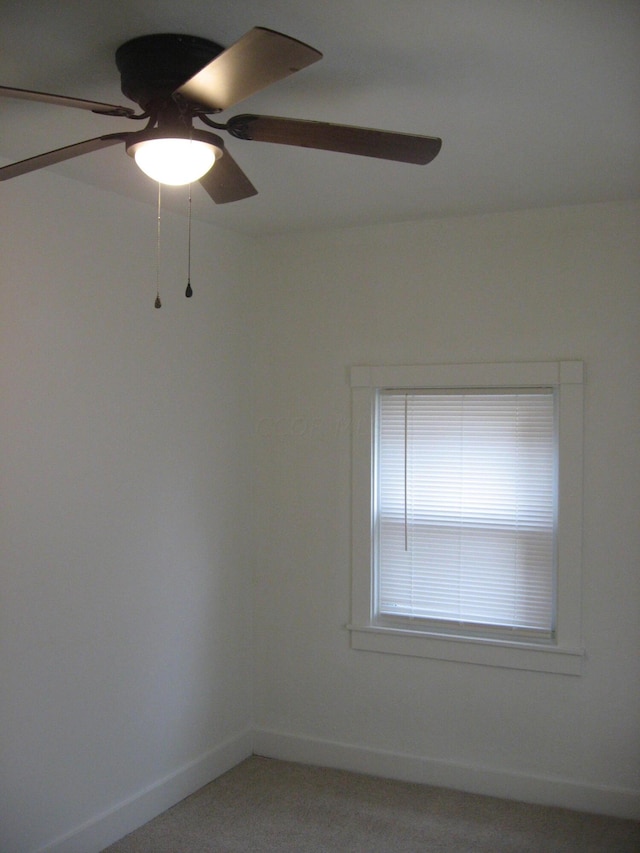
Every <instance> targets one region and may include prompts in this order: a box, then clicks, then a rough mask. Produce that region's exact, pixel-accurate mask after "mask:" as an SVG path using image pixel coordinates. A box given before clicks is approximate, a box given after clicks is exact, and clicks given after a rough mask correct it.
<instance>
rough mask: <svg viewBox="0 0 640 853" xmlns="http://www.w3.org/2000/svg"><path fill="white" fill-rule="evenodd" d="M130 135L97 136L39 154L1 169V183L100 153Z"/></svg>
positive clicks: (111, 134)
mask: <svg viewBox="0 0 640 853" xmlns="http://www.w3.org/2000/svg"><path fill="white" fill-rule="evenodd" d="M130 135H131V134H129V133H109V134H107V135H106V136H96V137H95V138H94V139H86V140H85V141H84V142H76V143H74V144H73V145H65V147H64V148H56V149H55V151H47V152H46V154H38V155H37V156H36V157H29V158H28V159H27V160H20V161H19V162H17V163H10V164H9V165H8V166H3V167H2V168H0V181H6V180H8V179H9V178H17V177H18V176H19V175H26V174H27V172H35V171H36V169H45V168H46V167H47V166H53V165H54V164H55V163H62V162H63V161H64V160H71V158H72V157H79V156H80V155H81V154H90V153H91V152H92V151H99V150H100V149H101V148H107V147H108V146H109V145H115V144H116V142H124V141H125V140H126V138H127V137H128V136H130Z"/></svg>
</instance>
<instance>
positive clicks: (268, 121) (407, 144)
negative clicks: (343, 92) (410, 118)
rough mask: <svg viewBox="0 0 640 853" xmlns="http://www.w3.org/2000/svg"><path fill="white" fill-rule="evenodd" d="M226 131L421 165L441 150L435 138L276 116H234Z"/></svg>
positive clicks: (266, 140) (439, 141)
mask: <svg viewBox="0 0 640 853" xmlns="http://www.w3.org/2000/svg"><path fill="white" fill-rule="evenodd" d="M226 129H227V130H228V131H229V133H231V134H232V136H235V137H237V138H238V139H253V140H256V141H257V142H279V143H280V144H282V145H297V146H300V147H302V148H320V149H323V150H325V151H339V152H341V153H343V154H360V155H363V156H364V157H379V158H380V159H382V160H398V161H400V162H402V163H417V164H420V165H424V164H425V163H430V162H431V161H432V160H433V158H434V157H435V156H436V155H437V153H438V151H440V148H441V147H442V140H441V139H438V138H437V137H435V136H414V135H412V134H410V133H394V132H391V131H387V130H373V129H371V128H366V127H351V126H349V125H345V124H328V123H327V122H323V121H305V120H301V119H291V118H277V117H275V116H254V115H240V116H234V117H233V118H232V119H230V120H229V122H228V123H227V128H226Z"/></svg>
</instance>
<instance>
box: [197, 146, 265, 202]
mask: <svg viewBox="0 0 640 853" xmlns="http://www.w3.org/2000/svg"><path fill="white" fill-rule="evenodd" d="M200 183H201V185H202V186H203V187H204V189H205V190H206V191H207V192H208V193H209V195H210V196H211V198H212V199H213V200H214V201H215V203H216V204H226V203H227V202H230V201H241V200H242V199H243V198H250V197H251V196H252V195H257V194H258V190H257V189H256V188H255V187H254V186H253V184H252V183H251V181H250V180H249V178H248V177H247V176H246V175H245V173H244V172H243V171H242V169H241V168H240V166H238V164H237V163H236V161H235V160H234V159H233V157H232V156H231V154H229V152H228V151H227V149H226V148H225V149H224V153H223V155H222V157H220V159H219V160H216V162H215V163H214V165H213V168H211V169H209V171H208V172H207V174H206V175H204V177H202V178H200Z"/></svg>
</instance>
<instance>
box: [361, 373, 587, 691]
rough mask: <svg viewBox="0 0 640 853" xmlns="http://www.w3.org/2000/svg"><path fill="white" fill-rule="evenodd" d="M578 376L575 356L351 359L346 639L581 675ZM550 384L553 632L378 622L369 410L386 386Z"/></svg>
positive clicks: (377, 648)
mask: <svg viewBox="0 0 640 853" xmlns="http://www.w3.org/2000/svg"><path fill="white" fill-rule="evenodd" d="M583 376H584V367H583V363H582V362H581V361H553V362H521V363H494V364H440V365H404V366H383V365H357V366H353V367H352V368H351V375H350V381H351V395H352V555H351V558H352V602H351V605H352V609H351V623H350V624H349V626H348V628H349V630H350V633H351V646H352V648H354V649H361V650H366V651H374V652H385V653H389V654H400V655H409V656H417V657H426V658H436V659H439V660H448V661H460V662H467V663H473V664H484V665H488V666H499V667H508V668H516V669H525V670H534V671H541V672H553V673H564V674H567V675H580V674H581V673H582V665H583V659H584V649H583V648H582V647H581V625H580V622H581V610H582V606H581V605H582V602H581V597H582V596H581V590H582V571H581V563H582V444H583ZM514 387H518V388H527V387H530V388H538V387H547V388H548V387H553V388H555V389H556V391H557V398H558V442H559V471H558V530H559V533H558V567H557V622H556V635H555V639H554V640H553V641H552V642H549V643H546V644H542V643H539V642H535V643H534V642H531V643H529V642H526V641H512V640H505V639H504V638H501V639H498V638H490V637H471V636H456V635H444V634H438V633H436V632H428V631H422V630H419V631H412V630H407V629H405V628H394V627H387V626H383V625H380V624H376V623H374V620H373V601H374V592H375V590H374V581H373V556H374V553H373V548H374V542H373V523H372V521H373V504H374V501H373V479H374V478H373V474H374V469H373V465H374V450H375V436H374V423H375V419H374V413H375V405H376V395H377V392H378V391H379V390H381V389H384V388H395V389H398V388H399V389H403V388H406V389H412V388H414V389H415V388H451V389H452V390H456V389H458V388H496V389H499V388H514Z"/></svg>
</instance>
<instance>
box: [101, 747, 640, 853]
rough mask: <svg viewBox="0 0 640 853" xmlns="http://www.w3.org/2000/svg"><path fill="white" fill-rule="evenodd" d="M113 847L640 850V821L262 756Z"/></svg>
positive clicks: (179, 850) (358, 851)
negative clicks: (535, 804) (377, 777)
mask: <svg viewBox="0 0 640 853" xmlns="http://www.w3.org/2000/svg"><path fill="white" fill-rule="evenodd" d="M107 851H108V853H266V851H281V853H293V852H294V851H295V853H466V851H473V853H525V851H526V853H568V851H570V853H638V851H640V823H636V822H634V821H627V820H619V819H616V818H607V817H600V816H598V815H590V814H584V813H582V812H574V811H569V810H566V809H558V808H546V807H543V806H532V805H526V804H524V803H516V802H511V801H506V800H499V799H495V798H493V797H483V796H478V795H471V794H462V793H459V792H456V791H449V790H445V789H443V788H433V787H429V786H426V785H414V784H411V783H406V782H396V781H391V780H387V779H376V778H373V777H370V776H363V775H360V774H357V773H348V772H345V771H341V770H326V769H323V768H319V767H308V766H306V765H301V764H292V763H289V762H285V761H274V760H271V759H268V758H259V757H257V756H254V757H253V758H249V759H247V760H246V761H243V762H242V763H241V764H239V765H238V766H237V767H234V768H233V770H230V771H229V772H228V773H225V774H224V775H223V776H220V777H219V778H218V779H216V780H215V781H214V782H212V783H211V784H209V785H207V786H206V787H205V788H202V789H201V790H200V791H197V792H196V793H195V794H193V795H192V796H191V797H189V798H187V799H186V800H183V802H181V803H178V805H176V806H174V807H173V808H172V809H170V810H169V811H167V812H165V813H164V814H162V815H160V816H159V817H157V818H155V819H154V820H152V821H151V822H150V823H148V824H146V825H145V826H143V827H141V828H140V829H138V830H136V831H135V832H133V833H131V834H130V835H128V836H126V837H125V838H123V839H122V840H121V841H118V842H116V843H115V844H113V845H111V846H110V847H108V848H107V849H106V851H103V853H107Z"/></svg>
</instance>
